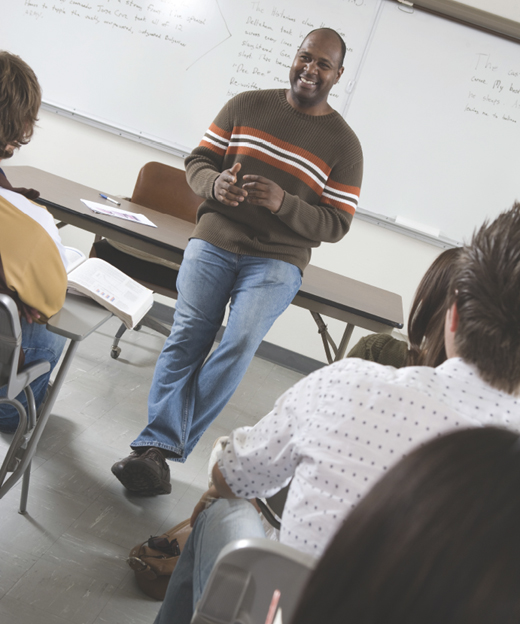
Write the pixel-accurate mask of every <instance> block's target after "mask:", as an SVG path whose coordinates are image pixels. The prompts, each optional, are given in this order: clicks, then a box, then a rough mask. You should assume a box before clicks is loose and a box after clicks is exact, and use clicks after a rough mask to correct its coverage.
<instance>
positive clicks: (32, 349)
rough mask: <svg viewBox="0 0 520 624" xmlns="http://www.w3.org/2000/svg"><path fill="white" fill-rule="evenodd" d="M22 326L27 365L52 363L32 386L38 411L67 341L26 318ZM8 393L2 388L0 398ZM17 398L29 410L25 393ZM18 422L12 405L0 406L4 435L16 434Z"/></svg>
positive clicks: (22, 320)
mask: <svg viewBox="0 0 520 624" xmlns="http://www.w3.org/2000/svg"><path fill="white" fill-rule="evenodd" d="M20 325H21V326H22V349H23V350H24V353H25V364H31V362H35V361H36V360H47V361H49V362H50V363H51V369H50V371H49V372H48V373H45V375H41V377H38V379H35V380H34V381H33V382H32V384H31V389H32V391H33V393H34V400H35V403H36V409H38V408H39V407H40V405H41V403H42V402H43V399H44V398H45V391H46V390H47V386H48V384H49V378H50V376H51V372H52V369H53V368H54V367H55V366H56V364H57V363H58V360H59V359H60V355H61V352H62V351H63V347H64V346H65V342H66V341H67V339H66V338H65V337H64V336H58V334H53V333H52V332H50V331H48V330H47V328H46V327H45V325H39V324H38V323H27V321H26V320H25V319H24V318H22V319H20ZM6 393H7V389H6V387H5V386H4V387H3V388H0V397H5V396H6ZM16 398H17V400H18V401H20V403H21V404H22V405H23V406H24V408H25V409H27V399H26V398H25V393H24V392H20V394H19V395H18V396H17V397H16ZM18 420H19V418H18V412H17V411H16V410H15V408H14V407H13V406H12V405H5V404H3V405H1V404H0V431H1V432H2V433H14V432H15V431H16V427H17V426H18Z"/></svg>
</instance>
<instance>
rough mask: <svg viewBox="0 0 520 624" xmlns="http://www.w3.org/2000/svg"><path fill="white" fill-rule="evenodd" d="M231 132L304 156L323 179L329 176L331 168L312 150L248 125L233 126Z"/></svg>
mask: <svg viewBox="0 0 520 624" xmlns="http://www.w3.org/2000/svg"><path fill="white" fill-rule="evenodd" d="M233 134H249V135H251V136H253V137H256V138H258V139H261V140H262V141H266V142H267V143H271V144H272V145H274V146H276V147H280V148H282V149H284V150H286V151H288V152H290V153H291V154H294V156H296V157H297V156H300V157H301V158H305V160H308V161H309V162H311V163H313V164H314V165H315V166H316V167H318V168H319V169H320V171H322V173H323V175H324V176H325V179H326V178H328V177H329V174H330V171H331V168H330V167H329V165H327V163H326V162H325V161H324V160H321V158H318V157H317V156H316V155H315V154H313V153H312V152H308V151H307V150H305V149H303V148H301V147H298V146H297V145H293V144H292V143H286V142H285V141H280V139H278V138H277V137H275V136H273V135H272V134H268V133H267V132H262V131H261V130H257V129H256V128H250V127H248V126H236V127H235V128H233Z"/></svg>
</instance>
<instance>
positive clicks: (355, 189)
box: [327, 180, 361, 197]
mask: <svg viewBox="0 0 520 624" xmlns="http://www.w3.org/2000/svg"><path fill="white" fill-rule="evenodd" d="M327 186H328V187H329V188H331V189H335V190H336V191H341V192H343V193H351V194H352V195H356V197H359V193H360V192H361V188H360V187H359V186H348V185H347V184H340V183H339V182H335V181H334V180H327Z"/></svg>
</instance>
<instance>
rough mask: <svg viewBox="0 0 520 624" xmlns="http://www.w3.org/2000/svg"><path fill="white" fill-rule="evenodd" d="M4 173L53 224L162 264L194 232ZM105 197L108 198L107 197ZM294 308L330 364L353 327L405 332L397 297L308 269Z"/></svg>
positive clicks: (33, 175)
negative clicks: (35, 194) (313, 330)
mask: <svg viewBox="0 0 520 624" xmlns="http://www.w3.org/2000/svg"><path fill="white" fill-rule="evenodd" d="M4 170H5V173H6V176H7V178H8V180H9V181H10V182H11V184H12V185H13V186H15V187H17V186H24V187H29V188H35V189H37V190H38V191H40V194H41V196H40V199H39V200H38V201H39V202H40V203H42V204H44V205H45V206H46V207H47V209H48V210H49V211H50V212H51V213H52V215H53V216H54V217H55V218H56V219H59V220H60V221H62V222H64V223H67V224H70V225H74V226H76V227H79V228H81V229H83V230H87V231H89V232H93V233H94V234H98V235H101V236H106V237H107V238H111V239H113V240H116V241H119V242H121V243H125V244H127V245H130V246H132V247H135V248H136V249H140V250H142V251H146V252H148V253H151V254H154V255H156V256H159V257H161V258H165V259H167V260H171V261H173V262H177V263H179V262H181V260H182V254H183V252H184V249H185V248H186V245H187V244H188V240H189V237H190V235H191V233H192V231H193V228H194V226H193V224H192V223H189V222H187V221H184V220H183V219H178V218H177V217H173V216H171V215H166V214H162V213H159V212H156V211H155V210H151V209H149V208H145V207H144V206H140V205H138V204H133V203H132V202H129V201H126V200H123V199H122V200H120V201H121V206H118V208H121V209H127V210H129V211H131V212H139V213H142V214H144V215H146V216H147V217H148V218H149V219H151V221H153V222H154V223H155V224H156V225H157V228H152V227H149V226H145V225H140V224H135V223H131V222H130V221H126V220H123V219H117V218H114V217H107V216H104V215H100V214H96V213H93V212H92V211H91V210H89V209H88V208H87V207H86V206H85V205H84V204H83V203H82V202H81V201H80V200H81V199H88V200H91V201H96V202H99V203H104V204H106V205H107V206H108V207H113V205H112V204H111V203H110V202H107V201H104V200H103V199H101V197H100V196H99V193H100V192H103V193H107V191H106V190H105V189H93V188H90V187H88V186H83V185H81V184H77V183H76V182H72V181H70V180H67V179H65V178H61V177H59V176H56V175H53V174H51V173H47V172H45V171H42V170H41V169H36V168H35V167H27V166H14V167H4ZM107 194H108V195H109V196H110V193H107ZM292 303H293V305H297V306H299V307H301V308H305V309H307V310H309V311H310V312H311V314H312V316H313V318H314V320H315V321H316V323H317V324H318V331H319V332H320V334H321V335H322V338H323V342H324V345H325V349H326V352H327V358H328V359H329V362H330V361H332V360H338V359H341V358H342V357H344V356H345V353H346V349H347V345H348V342H349V340H350V337H351V335H352V331H353V329H354V327H355V326H357V327H361V328H363V329H368V330H370V331H373V332H383V333H390V332H391V331H392V329H393V328H402V327H403V304H402V299H401V296H400V295H397V294H395V293H392V292H389V291H387V290H383V289H381V288H376V287H375V286H369V285H368V284H364V283H363V282H359V281H357V280H354V279H351V278H349V277H345V276H343V275H338V274H337V273H333V272H332V271H327V270H325V269H321V268H319V267H316V266H312V265H309V266H308V267H307V268H306V269H305V274H304V276H303V282H302V287H301V289H300V291H299V292H298V294H297V295H296V297H295V298H294V300H293V302H292ZM321 315H324V316H328V317H330V318H334V319H337V320H339V321H342V322H343V323H345V329H344V331H343V335H342V337H341V340H340V344H339V346H338V347H336V345H335V344H334V342H333V341H332V339H331V338H330V335H329V334H328V331H327V326H326V324H325V323H324V321H323V319H322V318H321ZM327 345H330V346H331V347H332V350H333V352H334V357H332V355H331V354H330V353H329V352H328V349H327Z"/></svg>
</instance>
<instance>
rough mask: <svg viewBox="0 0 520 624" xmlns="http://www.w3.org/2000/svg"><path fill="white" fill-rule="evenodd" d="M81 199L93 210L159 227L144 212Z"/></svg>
mask: <svg viewBox="0 0 520 624" xmlns="http://www.w3.org/2000/svg"><path fill="white" fill-rule="evenodd" d="M81 201H82V202H83V203H84V204H85V206H87V208H90V210H92V211H93V212H97V213H99V214H104V215H107V216H108V217H118V218H119V219H126V220H127V221H133V222H134V223H140V224H141V225H151V226H152V227H157V226H156V225H155V223H153V222H152V221H150V219H149V218H148V217H145V216H144V215H143V214H139V213H137V212H130V211H129V210H121V208H112V207H110V206H105V204H98V202H93V201H89V200H88V199H82V200H81Z"/></svg>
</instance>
